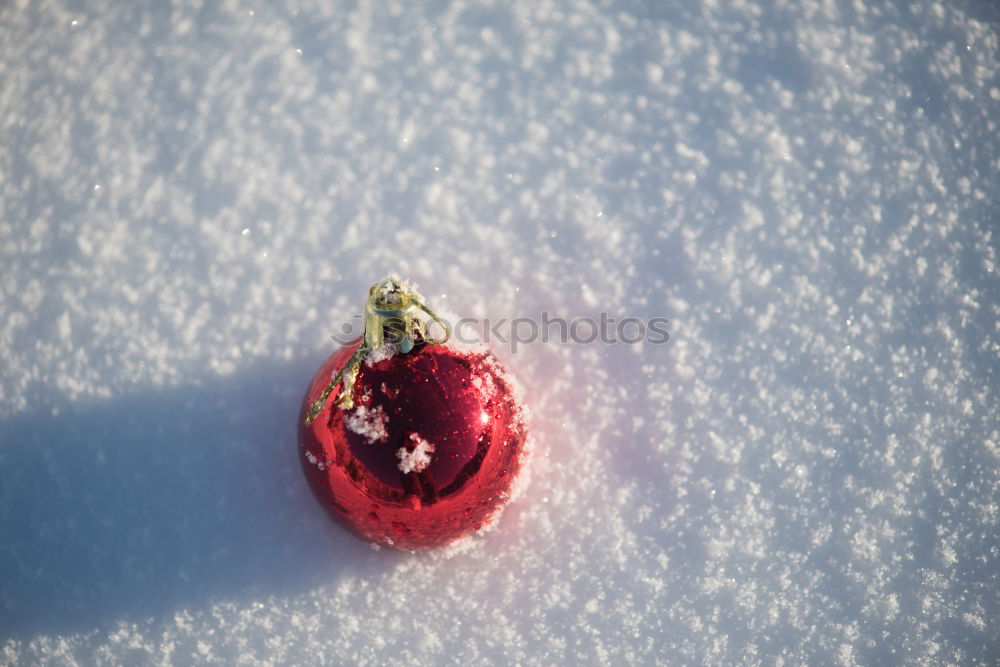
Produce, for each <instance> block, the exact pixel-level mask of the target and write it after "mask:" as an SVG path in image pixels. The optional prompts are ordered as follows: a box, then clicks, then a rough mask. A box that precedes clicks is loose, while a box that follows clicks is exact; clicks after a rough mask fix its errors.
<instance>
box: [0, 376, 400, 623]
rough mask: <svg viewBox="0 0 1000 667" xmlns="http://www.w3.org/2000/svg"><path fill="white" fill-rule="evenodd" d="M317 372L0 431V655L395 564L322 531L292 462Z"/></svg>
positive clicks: (24, 419) (122, 402)
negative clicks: (4, 646)
mask: <svg viewBox="0 0 1000 667" xmlns="http://www.w3.org/2000/svg"><path fill="white" fill-rule="evenodd" d="M314 365H315V364H314V363H312V362H310V361H306V362H291V363H288V364H287V365H266V364H261V365H258V366H256V367H254V368H252V369H250V370H247V371H245V372H242V373H239V374H235V375H231V376H228V377H224V378H218V379H214V380H209V381H206V382H203V383H199V384H197V385H191V386H181V387H176V388H172V389H163V390H151V391H148V392H145V393H143V394H138V395H131V396H127V397H123V398H118V399H114V400H111V401H108V402H92V403H88V404H83V403H80V404H63V405H59V406H56V407H55V409H56V411H57V414H56V415H55V416H53V414H52V413H53V406H52V405H49V406H46V408H45V409H38V410H36V411H34V412H31V413H28V414H23V415H19V416H17V417H14V418H13V419H10V420H7V421H6V422H3V423H0V443H2V446H0V465H2V470H3V483H2V485H0V507H2V509H0V535H3V540H2V544H0V641H2V640H5V639H11V638H13V639H30V638H31V637H34V636H37V635H62V634H66V633H69V632H85V631H93V630H101V629H103V628H106V627H109V626H112V625H113V624H115V623H117V622H119V621H134V622H140V621H143V620H145V619H150V618H155V617H159V616H163V615H168V616H172V615H173V614H174V613H176V612H177V611H180V610H188V611H198V610H203V609H207V608H209V607H210V606H211V605H212V604H214V603H219V602H230V603H235V604H240V603H241V602H243V603H249V602H250V601H264V602H265V603H266V601H267V600H268V599H269V598H272V597H285V596H288V595H294V594H295V593H297V592H304V591H306V590H308V589H310V588H313V587H315V586H317V585H320V584H322V583H325V582H329V581H330V580H331V579H336V578H337V577H338V576H339V575H340V574H341V573H343V572H344V571H346V570H350V571H352V572H354V573H355V574H357V573H359V572H360V573H362V574H363V572H362V571H363V570H364V569H365V568H366V567H367V568H374V569H378V568H384V567H389V566H391V564H392V563H394V562H396V561H397V560H398V558H399V557H405V555H403V554H395V553H390V552H382V553H380V554H378V555H377V557H376V558H375V559H374V560H373V558H372V556H375V554H373V553H372V552H371V551H370V549H369V547H368V546H366V545H365V544H363V543H362V542H360V541H359V540H357V539H356V538H354V537H353V536H350V535H348V534H347V533H346V532H344V531H342V530H340V529H339V528H338V527H336V526H334V525H333V524H331V522H330V521H329V519H328V518H327V517H326V515H325V514H324V513H323V512H322V509H321V508H320V507H319V505H318V504H317V503H316V502H315V501H314V500H313V498H312V497H311V494H310V493H309V490H308V488H307V486H306V484H305V482H304V480H303V479H302V473H301V471H300V470H299V463H298V461H297V460H296V450H295V446H294V445H295V431H294V424H295V416H296V414H297V410H298V405H299V401H300V400H301V396H300V393H301V389H302V387H303V386H304V385H305V382H306V380H307V379H308V377H309V376H310V369H311V367H312V366H314Z"/></svg>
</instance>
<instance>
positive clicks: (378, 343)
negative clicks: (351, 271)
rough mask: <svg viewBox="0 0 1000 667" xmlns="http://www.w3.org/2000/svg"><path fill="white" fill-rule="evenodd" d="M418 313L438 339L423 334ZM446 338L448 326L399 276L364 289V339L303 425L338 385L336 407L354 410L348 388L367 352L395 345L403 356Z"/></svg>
mask: <svg viewBox="0 0 1000 667" xmlns="http://www.w3.org/2000/svg"><path fill="white" fill-rule="evenodd" d="M421 313H423V314H426V315H427V317H429V318H430V320H431V321H433V322H435V323H437V325H438V326H440V327H441V329H442V330H443V331H444V335H443V336H442V337H440V338H435V337H433V336H431V335H430V334H429V333H428V332H427V328H428V324H429V323H430V322H429V321H428V320H426V319H424V318H423V317H421V316H420V315H421ZM450 337H451V327H449V326H448V323H447V322H445V321H444V320H443V319H442V318H441V317H440V316H438V314H437V313H435V312H434V311H433V310H431V309H430V307H428V305H427V303H426V302H425V301H424V297H423V296H422V295H421V294H420V293H419V292H417V291H416V290H415V289H414V288H413V287H411V286H410V285H409V284H407V283H404V282H403V281H402V280H401V279H400V277H399V276H397V275H395V274H390V275H389V276H388V277H387V278H386V279H385V280H383V281H381V282H378V283H375V284H374V285H372V286H371V289H370V290H368V299H367V300H366V301H365V335H364V340H362V341H361V345H360V346H358V349H357V350H355V352H354V354H353V355H351V358H350V359H349V360H348V361H347V363H346V364H344V367H343V368H341V369H340V370H339V371H338V372H337V374H336V375H335V376H334V377H333V379H332V380H331V381H330V384H328V385H327V386H326V388H325V389H324V390H323V393H322V394H320V397H319V398H318V399H316V401H315V402H314V403H313V404H312V405H311V406H310V407H309V413H308V414H307V415H306V419H305V424H306V426H310V425H312V423H313V421H315V419H316V417H317V416H319V413H320V412H322V411H323V408H324V407H325V406H326V402H327V399H328V398H329V397H330V394H331V393H333V390H334V389H335V388H336V387H337V385H338V384H340V383H341V382H343V389H342V390H341V392H340V395H339V396H338V397H337V405H338V406H339V407H340V408H342V409H344V410H350V409H351V408H353V407H354V397H353V395H352V392H351V389H352V388H353V387H354V381H355V379H356V378H357V376H358V371H359V370H360V368H361V362H362V361H363V360H364V358H365V356H366V355H367V354H368V352H370V351H372V350H378V349H381V348H382V346H383V345H386V344H389V345H396V346H398V348H399V351H400V352H402V353H403V354H406V353H407V352H409V351H410V350H412V349H413V346H414V345H415V344H416V343H417V342H425V343H432V344H435V345H441V344H443V343H446V342H447V341H448V339H449V338H450ZM387 339H388V340H387Z"/></svg>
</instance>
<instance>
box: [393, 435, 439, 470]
mask: <svg viewBox="0 0 1000 667" xmlns="http://www.w3.org/2000/svg"><path fill="white" fill-rule="evenodd" d="M410 440H412V441H413V442H414V443H415V444H414V446H413V449H412V450H410V449H407V448H406V447H400V448H399V451H397V452H396V457H397V458H398V459H399V469H400V470H401V471H402V472H403V474H404V475H408V474H409V473H411V472H423V471H424V469H426V468H427V466H429V465H430V464H431V454H433V453H434V445H432V444H431V443H429V442H427V441H426V440H424V439H423V438H421V437H420V434H419V433H411V434H410Z"/></svg>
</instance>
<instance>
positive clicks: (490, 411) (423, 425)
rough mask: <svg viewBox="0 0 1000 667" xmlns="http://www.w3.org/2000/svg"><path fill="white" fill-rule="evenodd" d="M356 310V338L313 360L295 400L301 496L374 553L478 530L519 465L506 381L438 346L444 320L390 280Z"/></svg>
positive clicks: (495, 369) (475, 357) (516, 409)
mask: <svg viewBox="0 0 1000 667" xmlns="http://www.w3.org/2000/svg"><path fill="white" fill-rule="evenodd" d="M365 310H366V321H365V336H364V337H363V338H359V339H357V340H356V341H354V342H352V343H350V344H348V345H346V346H345V347H343V348H341V349H340V350H338V351H336V352H334V353H333V354H332V355H331V356H330V357H329V358H328V359H327V360H326V361H325V362H324V363H323V365H322V366H321V367H320V369H319V371H318V372H317V373H316V375H315V377H313V380H312V383H311V384H310V386H309V390H308V391H307V392H306V396H305V400H304V402H303V406H302V414H301V416H300V419H299V450H300V451H299V453H300V457H301V461H302V467H303V470H304V471H305V475H306V478H307V479H308V480H309V484H310V486H311V487H312V490H313V493H314V494H315V495H316V498H317V499H318V500H319V502H320V503H321V504H322V505H323V507H325V508H326V510H327V512H329V514H330V515H331V516H332V517H333V518H335V519H337V520H339V521H340V522H342V523H343V524H345V525H346V526H347V527H348V528H349V529H351V530H352V531H354V532H355V533H356V534H358V535H359V536H360V537H362V538H363V539H365V540H368V541H369V542H372V543H374V544H379V545H386V546H391V547H394V548H397V549H403V550H416V549H425V548H430V547H435V546H440V545H443V544H446V543H448V542H451V541H453V540H455V539H457V538H459V537H462V536H463V535H467V534H469V533H471V532H472V531H476V530H479V529H480V528H481V527H483V526H485V525H487V524H488V523H489V522H490V521H491V519H493V518H494V517H495V515H496V513H497V511H498V510H499V509H501V508H502V506H503V505H504V504H505V503H506V501H507V499H508V498H509V496H510V491H511V486H512V484H513V482H514V479H515V478H516V476H517V474H518V472H519V470H520V468H521V464H522V458H523V457H522V453H523V446H524V442H525V438H526V426H525V423H524V419H523V414H524V411H523V409H522V406H521V404H520V402H519V401H518V399H517V397H516V395H515V392H514V389H513V387H512V386H511V382H510V380H509V379H508V377H507V375H506V373H505V371H504V370H503V368H502V367H501V366H500V364H499V362H498V361H497V360H496V358H495V357H494V356H493V355H492V354H491V353H490V352H488V351H486V350H475V349H470V350H463V349H461V348H458V347H455V346H451V345H444V344H442V343H444V342H445V340H446V339H447V332H448V330H447V326H446V325H445V323H444V322H443V321H442V320H440V319H439V318H438V317H437V316H436V315H435V314H434V313H433V312H432V311H431V310H430V309H429V308H427V306H426V304H425V303H424V301H423V298H422V297H420V295H419V294H417V293H416V292H415V291H414V290H413V289H412V288H410V287H409V286H407V285H406V284H404V283H402V282H401V281H400V280H399V279H398V278H397V277H396V276H390V277H389V278H387V279H386V280H384V281H383V282H381V283H378V284H376V285H373V286H372V289H371V294H370V296H369V299H368V302H367V303H366V306H365ZM420 314H426V315H428V316H430V317H431V318H433V319H434V320H436V321H437V322H438V323H440V324H441V326H442V327H444V329H445V333H446V336H445V338H444V339H434V338H432V337H431V336H430V335H429V334H428V332H427V329H426V324H427V323H426V322H425V321H423V320H421V319H419V317H418V315H420ZM338 385H340V386H342V388H341V390H340V392H339V393H338V394H337V396H336V397H331V394H332V393H333V390H334V389H336V388H337V386H338Z"/></svg>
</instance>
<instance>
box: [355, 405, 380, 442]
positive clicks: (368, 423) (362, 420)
mask: <svg viewBox="0 0 1000 667" xmlns="http://www.w3.org/2000/svg"><path fill="white" fill-rule="evenodd" d="M344 423H345V424H346V425H347V428H348V429H349V430H351V431H353V432H354V433H357V434H358V435H360V436H362V437H363V438H364V439H365V440H367V441H368V443H369V444H374V443H376V442H385V440H386V438H388V437H389V429H388V424H389V415H387V414H386V413H385V410H384V409H382V406H381V405H376V406H375V407H374V408H371V407H368V406H366V405H364V404H362V405H358V406H357V407H355V408H354V409H353V410H349V411H347V412H346V413H344Z"/></svg>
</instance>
